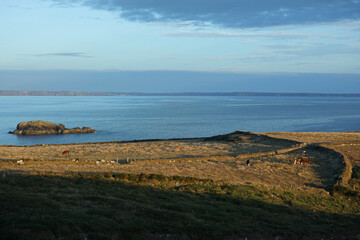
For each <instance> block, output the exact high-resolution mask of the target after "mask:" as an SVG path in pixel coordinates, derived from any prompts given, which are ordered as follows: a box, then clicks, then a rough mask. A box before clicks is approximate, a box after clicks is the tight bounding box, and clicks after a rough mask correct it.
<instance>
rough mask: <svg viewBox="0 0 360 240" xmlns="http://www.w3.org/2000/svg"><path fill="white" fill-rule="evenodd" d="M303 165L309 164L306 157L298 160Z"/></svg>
mask: <svg viewBox="0 0 360 240" xmlns="http://www.w3.org/2000/svg"><path fill="white" fill-rule="evenodd" d="M303 163H310V162H309V159H308V158H307V157H302V158H301V159H300V164H303Z"/></svg>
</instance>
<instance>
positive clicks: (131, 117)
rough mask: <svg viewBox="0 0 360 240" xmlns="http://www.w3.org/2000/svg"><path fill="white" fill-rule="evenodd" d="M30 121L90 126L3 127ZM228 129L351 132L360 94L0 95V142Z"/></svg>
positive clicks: (356, 124) (358, 121)
mask: <svg viewBox="0 0 360 240" xmlns="http://www.w3.org/2000/svg"><path fill="white" fill-rule="evenodd" d="M31 120H45V121H50V122H55V123H62V124H64V125H65V126H66V127H67V128H73V127H83V126H88V127H91V128H94V129H96V130H98V132H96V133H93V134H74V135H47V136H17V135H12V134H8V131H11V130H14V129H16V125H17V124H18V123H19V122H22V121H31ZM236 130H242V131H252V132H275V131H276V132H278V131H282V132H283V131H295V132H299V131H325V132H333V131H334V132H337V131H359V130H360V98H356V97H284V96H281V97H259V96H254V97H248V96H247V97H233V96H231V97H230V96H217V97H214V96H209V97H204V96H203V97H195V96H194V97H179V96H176V97H168V96H167V97H148V96H147V97H125V96H124V97H123V96H121V97H120V96H117V97H99V96H94V97H69V96H66V97H60V96H56V97H55V96H51V97H48V96H41V97H40V96H39V97H35V96H0V145H33V144H60V143H81V142H103V141H123V140H136V139H168V138H188V137H208V136H213V135H218V134H225V133H230V132H233V131H236Z"/></svg>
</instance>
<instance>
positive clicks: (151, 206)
mask: <svg viewBox="0 0 360 240" xmlns="http://www.w3.org/2000/svg"><path fill="white" fill-rule="evenodd" d="M359 175H360V174H358V173H354V175H353V179H352V181H353V182H354V184H356V183H358V182H359V177H360V176H359ZM331 193H332V194H331V195H327V194H315V193H312V192H307V191H296V190H292V191H290V190H286V189H279V188H276V189H275V188H265V187H255V186H251V185H229V184H226V183H224V182H221V181H219V182H216V181H213V180H204V179H197V178H190V177H179V176H172V177H166V176H163V175H154V174H138V175H136V174H110V173H95V174H91V173H86V174H84V173H83V174H81V173H79V174H75V173H71V174H66V173H63V174H59V173H56V174H51V173H33V174H28V173H27V174H19V173H18V174H7V175H6V176H3V177H0V239H245V238H247V239H275V238H277V239H288V238H291V239H321V238H327V239H330V238H334V239H339V238H340V237H342V238H343V239H344V238H345V239H358V238H356V236H357V237H359V236H360V235H359V234H360V197H359V194H358V192H357V191H353V190H350V189H347V188H334V189H333V191H332V192H331Z"/></svg>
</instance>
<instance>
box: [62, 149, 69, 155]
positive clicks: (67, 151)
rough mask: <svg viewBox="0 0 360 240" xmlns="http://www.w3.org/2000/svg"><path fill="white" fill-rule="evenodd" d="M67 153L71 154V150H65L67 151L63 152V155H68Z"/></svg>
mask: <svg viewBox="0 0 360 240" xmlns="http://www.w3.org/2000/svg"><path fill="white" fill-rule="evenodd" d="M66 154H67V155H70V151H69V150H65V151H63V152H62V154H61V155H66Z"/></svg>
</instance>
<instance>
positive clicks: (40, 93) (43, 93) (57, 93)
mask: <svg viewBox="0 0 360 240" xmlns="http://www.w3.org/2000/svg"><path fill="white" fill-rule="evenodd" d="M0 96H289V97H360V93H275V92H175V93H143V92H73V91H22V90H0Z"/></svg>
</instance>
